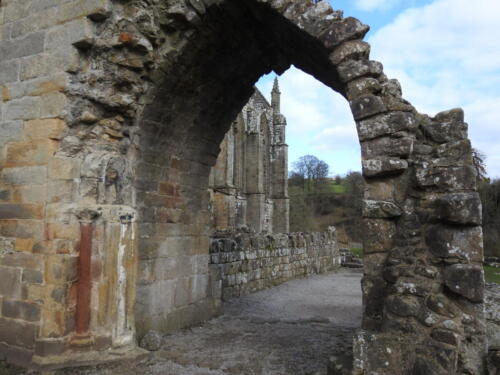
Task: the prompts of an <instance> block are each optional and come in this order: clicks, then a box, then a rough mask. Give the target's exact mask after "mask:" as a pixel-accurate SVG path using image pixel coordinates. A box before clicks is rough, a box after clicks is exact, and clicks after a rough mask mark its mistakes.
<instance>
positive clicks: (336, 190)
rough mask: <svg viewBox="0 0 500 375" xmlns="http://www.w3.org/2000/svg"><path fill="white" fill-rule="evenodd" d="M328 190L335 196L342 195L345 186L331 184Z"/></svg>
mask: <svg viewBox="0 0 500 375" xmlns="http://www.w3.org/2000/svg"><path fill="white" fill-rule="evenodd" d="M330 189H331V190H332V193H336V194H344V193H345V186H344V185H336V184H331V185H330Z"/></svg>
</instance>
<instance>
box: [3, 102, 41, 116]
mask: <svg viewBox="0 0 500 375" xmlns="http://www.w3.org/2000/svg"><path fill="white" fill-rule="evenodd" d="M39 114H40V98H38V97H26V98H22V99H16V100H12V101H9V102H8V103H6V104H5V115H4V116H5V117H4V119H5V120H7V121H10V120H31V119H34V118H37V117H38V116H39Z"/></svg>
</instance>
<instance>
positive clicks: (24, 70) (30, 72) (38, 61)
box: [19, 54, 49, 81]
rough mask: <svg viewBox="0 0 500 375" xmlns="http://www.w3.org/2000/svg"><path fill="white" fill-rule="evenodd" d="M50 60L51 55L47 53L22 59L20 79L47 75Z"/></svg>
mask: <svg viewBox="0 0 500 375" xmlns="http://www.w3.org/2000/svg"><path fill="white" fill-rule="evenodd" d="M48 61H49V57H48V55H47V54H40V55H35V56H29V57H25V58H23V59H21V72H20V75H19V78H20V80H21V81H24V80H28V79H31V78H36V77H42V76H45V75H46V74H47V73H48V71H49V67H48Z"/></svg>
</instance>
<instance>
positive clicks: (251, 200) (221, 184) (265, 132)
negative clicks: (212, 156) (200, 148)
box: [209, 79, 290, 233]
mask: <svg viewBox="0 0 500 375" xmlns="http://www.w3.org/2000/svg"><path fill="white" fill-rule="evenodd" d="M280 95H281V93H280V91H279V86H278V81H277V79H276V80H275V82H274V87H273V91H272V93H271V96H272V100H271V105H270V104H269V103H268V102H267V100H266V99H265V98H264V96H263V95H262V93H261V92H260V91H259V90H258V89H255V93H254V94H253V95H252V97H251V98H250V101H249V102H248V103H247V104H246V105H245V106H244V107H243V110H242V111H241V112H240V113H239V114H238V117H237V118H236V120H235V121H234V122H233V124H232V125H231V127H230V129H229V131H228V132H227V133H226V135H225V137H224V140H223V141H222V144H221V152H220V154H219V156H218V158H217V161H216V164H215V166H214V167H213V168H212V171H211V173H210V179H209V184H210V189H211V192H212V196H211V205H212V211H213V220H214V226H215V229H217V230H221V229H233V230H234V229H238V228H245V227H246V228H249V229H251V230H253V231H254V232H257V233H260V232H268V233H272V232H276V233H288V232H289V211H290V209H289V199H288V146H287V144H286V143H285V133H286V119H285V117H284V116H283V115H282V114H281V113H280Z"/></svg>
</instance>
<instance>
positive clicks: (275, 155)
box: [271, 114, 290, 233]
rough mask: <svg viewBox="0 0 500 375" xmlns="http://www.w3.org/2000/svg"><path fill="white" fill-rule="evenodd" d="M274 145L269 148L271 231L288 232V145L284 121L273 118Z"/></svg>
mask: <svg viewBox="0 0 500 375" xmlns="http://www.w3.org/2000/svg"><path fill="white" fill-rule="evenodd" d="M273 128H274V139H273V141H274V143H273V145H272V146H271V192H272V199H273V203H274V209H273V231H274V232H275V233H287V232H289V231H290V220H289V216H290V215H289V214H290V200H289V198H288V145H287V144H286V143H285V131H286V120H285V117H283V116H282V115H280V114H277V115H275V116H274V126H273Z"/></svg>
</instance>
